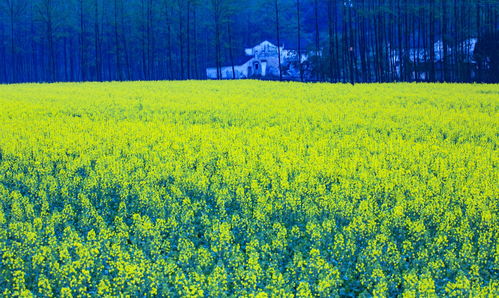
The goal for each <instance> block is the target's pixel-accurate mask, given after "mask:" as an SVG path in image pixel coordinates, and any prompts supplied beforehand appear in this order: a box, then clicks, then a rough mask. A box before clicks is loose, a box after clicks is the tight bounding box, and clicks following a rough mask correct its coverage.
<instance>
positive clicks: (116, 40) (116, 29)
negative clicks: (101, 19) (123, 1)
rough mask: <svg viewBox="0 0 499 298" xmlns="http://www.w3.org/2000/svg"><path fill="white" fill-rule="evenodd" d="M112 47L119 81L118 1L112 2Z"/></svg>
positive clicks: (120, 79)
mask: <svg viewBox="0 0 499 298" xmlns="http://www.w3.org/2000/svg"><path fill="white" fill-rule="evenodd" d="M114 46H115V51H116V72H117V77H118V80H119V81H122V80H123V77H122V73H121V54H120V40H119V34H118V0H114Z"/></svg>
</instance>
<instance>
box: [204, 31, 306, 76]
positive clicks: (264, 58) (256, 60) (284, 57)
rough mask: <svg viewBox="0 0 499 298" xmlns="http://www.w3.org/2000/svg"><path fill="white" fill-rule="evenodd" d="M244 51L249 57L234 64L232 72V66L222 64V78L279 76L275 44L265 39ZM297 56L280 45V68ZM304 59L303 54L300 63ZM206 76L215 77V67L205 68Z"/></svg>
mask: <svg viewBox="0 0 499 298" xmlns="http://www.w3.org/2000/svg"><path fill="white" fill-rule="evenodd" d="M244 52H245V54H246V56H248V57H251V58H249V60H248V61H247V62H246V63H244V64H242V65H235V66H234V72H233V71H232V66H223V67H222V69H221V70H222V79H246V78H252V77H261V78H265V77H279V72H280V70H279V51H278V48H277V46H276V45H274V44H272V43H271V42H269V41H267V40H266V41H264V42H262V43H260V44H259V45H256V46H255V47H253V48H248V49H245V51H244ZM297 56H298V55H297V52H296V51H293V50H285V49H284V46H282V47H281V68H283V66H285V65H288V64H289V63H290V62H292V61H294V60H296V61H297V60H298V59H297ZM304 60H306V56H305V55H303V56H302V58H301V61H302V63H303V62H304ZM234 73H235V76H234ZM206 76H207V77H208V79H217V68H216V67H211V68H207V69H206Z"/></svg>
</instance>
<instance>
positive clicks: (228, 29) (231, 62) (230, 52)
mask: <svg viewBox="0 0 499 298" xmlns="http://www.w3.org/2000/svg"><path fill="white" fill-rule="evenodd" d="M230 26H231V23H230V22H227V34H228V35H229V55H230V64H231V65H232V79H236V68H235V66H234V54H233V53H232V51H233V50H232V47H233V45H232V30H231V28H230Z"/></svg>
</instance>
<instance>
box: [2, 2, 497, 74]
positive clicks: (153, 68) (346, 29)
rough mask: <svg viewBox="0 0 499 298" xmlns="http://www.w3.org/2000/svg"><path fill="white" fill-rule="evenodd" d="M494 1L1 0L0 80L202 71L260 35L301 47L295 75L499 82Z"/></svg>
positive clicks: (238, 54)
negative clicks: (303, 61)
mask: <svg viewBox="0 0 499 298" xmlns="http://www.w3.org/2000/svg"><path fill="white" fill-rule="evenodd" d="M498 12H499V1H498V0H341V1H338V0H320V1H318V0H251V1H250V0H244V1H235V0H210V1H200V0H111V1H103V0H0V65H1V67H0V82H8V83H12V82H42V81H43V82H53V81H102V80H162V79H172V80H173V79H175V80H181V79H204V78H205V77H206V74H205V69H206V67H214V66H216V67H217V68H220V67H221V66H222V65H235V64H237V63H238V61H239V60H241V59H242V58H243V57H242V56H243V54H244V51H243V50H244V48H245V47H249V46H252V45H254V44H257V43H259V42H261V41H263V40H265V39H268V40H270V41H272V42H274V43H275V44H279V45H281V46H283V45H284V46H285V47H286V48H288V49H289V48H292V49H296V50H298V51H300V52H302V53H305V52H306V53H307V54H309V56H310V58H309V63H310V65H311V69H312V70H311V75H309V76H305V75H304V71H303V69H302V67H301V65H300V78H299V79H301V80H319V81H332V82H352V83H353V82H389V81H430V82H434V81H453V82H470V81H479V82H497V81H498V80H499V57H498V56H499V54H498V53H499V45H498V43H499V33H498V32H499V18H498V16H499V13H498ZM276 79H280V78H279V77H278V78H276ZM281 79H282V78H281Z"/></svg>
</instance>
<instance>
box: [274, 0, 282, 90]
mask: <svg viewBox="0 0 499 298" xmlns="http://www.w3.org/2000/svg"><path fill="white" fill-rule="evenodd" d="M275 24H276V33H277V55H278V59H279V80H280V81H282V66H281V31H280V26H279V1H278V0H275Z"/></svg>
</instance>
